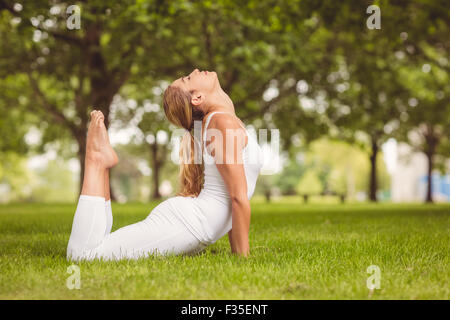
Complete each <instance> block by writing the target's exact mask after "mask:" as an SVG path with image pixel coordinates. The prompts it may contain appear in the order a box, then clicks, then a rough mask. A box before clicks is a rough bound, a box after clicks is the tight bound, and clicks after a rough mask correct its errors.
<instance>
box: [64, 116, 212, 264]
mask: <svg viewBox="0 0 450 320" xmlns="http://www.w3.org/2000/svg"><path fill="white" fill-rule="evenodd" d="M91 117H92V120H91V125H90V126H89V132H88V143H87V150H86V167H85V177H84V180H83V188H82V192H81V195H80V200H79V202H78V206H77V210H76V212H75V217H74V221H73V226H72V234H71V236H70V240H69V244H68V248H67V257H68V259H71V260H93V259H104V260H119V259H136V258H141V257H145V256H147V255H148V254H160V253H162V254H183V253H185V254H191V253H196V252H198V251H199V250H201V249H203V248H204V247H205V245H204V244H203V243H201V242H200V241H199V240H198V239H197V238H196V237H195V236H194V235H193V234H192V233H191V232H190V231H189V230H188V229H187V228H186V226H185V225H184V224H183V223H182V222H181V221H180V220H178V218H177V217H176V216H175V215H174V214H173V212H172V211H173V210H172V205H176V204H171V202H170V201H165V202H163V203H161V204H160V205H159V206H158V207H157V208H155V210H154V211H152V213H151V214H150V215H149V216H148V217H147V219H145V220H143V221H141V222H138V223H135V224H132V225H129V226H126V227H123V228H121V229H119V230H117V231H115V232H113V233H109V230H108V218H107V216H108V215H107V214H105V213H106V212H107V211H106V210H107V208H106V201H105V199H106V198H107V197H108V198H109V195H108V194H109V188H108V187H106V185H107V183H108V184H109V174H108V171H107V169H108V168H110V167H112V166H113V165H115V164H116V163H117V156H115V153H114V151H113V150H112V148H111V146H110V144H109V140H108V137H107V131H106V128H105V127H104V124H103V118H102V117H101V116H100V115H99V114H91ZM111 155H114V156H113V157H111ZM186 210H189V209H188V208H186Z"/></svg>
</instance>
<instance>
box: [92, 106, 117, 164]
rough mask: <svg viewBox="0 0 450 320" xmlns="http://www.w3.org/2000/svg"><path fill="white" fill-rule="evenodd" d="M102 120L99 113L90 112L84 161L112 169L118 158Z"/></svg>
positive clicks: (101, 114)
mask: <svg viewBox="0 0 450 320" xmlns="http://www.w3.org/2000/svg"><path fill="white" fill-rule="evenodd" d="M104 120H105V117H104V116H103V113H102V112H101V111H97V110H94V111H92V112H91V122H90V124H89V129H88V134H87V141H86V161H93V162H95V163H96V164H97V165H99V166H101V167H104V168H112V167H114V166H115V165H116V164H117V162H118V161H119V158H118V157H117V154H116V152H115V151H114V149H113V148H112V147H111V144H110V143H109V137H108V131H107V130H106V127H105V122H104Z"/></svg>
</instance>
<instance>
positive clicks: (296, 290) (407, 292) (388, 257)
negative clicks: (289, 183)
mask: <svg viewBox="0 0 450 320" xmlns="http://www.w3.org/2000/svg"><path fill="white" fill-rule="evenodd" d="M154 206H155V204H154V203H153V204H126V205H118V204H114V205H113V212H114V226H113V229H114V230H115V229H117V228H119V227H121V226H124V225H127V224H130V223H134V222H136V221H139V220H141V219H143V218H144V217H146V215H147V214H148V212H150V210H151V208H152V207H154ZM252 208H253V211H252V223H251V231H250V246H251V257H250V258H248V259H239V258H237V257H234V256H231V255H230V253H229V252H230V249H229V244H228V239H227V237H224V238H222V239H220V240H219V241H218V242H216V243H215V244H214V245H212V246H210V247H208V248H207V250H206V252H205V253H204V254H201V255H199V256H194V257H182V256H178V257H175V256H172V257H151V258H148V259H141V260H138V261H120V262H98V261H97V262H83V263H78V266H79V267H80V270H81V289H80V290H69V289H68V288H67V287H66V279H67V277H69V274H68V273H67V267H68V266H70V265H71V263H69V262H67V261H66V259H65V254H66V245H67V241H68V239H69V233H70V230H71V224H72V218H73V213H74V210H75V204H70V205H61V204H54V205H49V204H45V205H44V204H11V205H3V206H0V299H92V298H94V299H449V298H450V286H449V279H450V274H449V271H450V270H449V243H450V241H449V240H450V239H449V237H450V236H449V235H450V221H449V220H450V205H431V206H429V205H419V204H417V205H393V204H379V205H369V204H348V205H329V204H327V205H320V204H311V205H302V204H296V203H283V202H278V203H273V204H270V205H267V204H264V203H260V202H258V203H253V204H252ZM370 265H377V266H379V268H380V270H381V289H379V290H375V291H374V292H372V293H370V292H369V290H368V288H367V286H366V280H367V277H369V276H370V275H369V274H368V273H367V272H366V269H367V267H368V266H370Z"/></svg>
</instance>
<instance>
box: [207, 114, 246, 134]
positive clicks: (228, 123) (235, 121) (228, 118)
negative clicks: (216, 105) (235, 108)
mask: <svg viewBox="0 0 450 320" xmlns="http://www.w3.org/2000/svg"><path fill="white" fill-rule="evenodd" d="M206 117H209V118H210V119H209V124H208V128H215V129H218V130H221V131H225V130H226V129H238V128H242V126H243V125H242V121H241V120H240V119H239V118H238V117H237V116H235V115H233V114H231V113H228V112H211V113H210V114H208V115H206ZM205 121H208V120H207V119H206V120H205ZM206 124H207V123H206Z"/></svg>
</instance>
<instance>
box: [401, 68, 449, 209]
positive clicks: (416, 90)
mask: <svg viewBox="0 0 450 320" xmlns="http://www.w3.org/2000/svg"><path fill="white" fill-rule="evenodd" d="M400 76H401V78H402V79H403V81H404V83H405V86H407V87H408V88H409V90H410V94H411V98H409V100H408V101H407V102H406V103H405V113H404V123H405V124H406V125H405V126H404V128H403V130H402V131H401V132H400V134H399V138H400V139H402V140H404V141H407V142H409V144H410V145H411V146H412V147H413V148H414V149H415V150H417V151H420V152H423V153H424V154H425V155H426V157H427V160H428V161H427V192H426V198H425V201H426V202H433V192H432V185H433V183H432V172H433V169H434V168H435V167H436V162H437V159H436V157H437V156H439V155H441V156H442V157H443V159H446V158H448V155H449V153H448V146H449V145H450V138H449V137H450V99H449V94H450V87H449V85H448V83H449V80H450V79H449V76H448V73H447V72H446V71H445V70H444V69H442V68H440V66H439V65H438V64H434V63H431V62H429V63H424V64H423V65H422V66H421V67H420V66H418V67H417V68H415V69H412V68H411V66H410V65H408V66H407V67H406V66H405V67H403V68H402V69H401V71H400Z"/></svg>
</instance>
